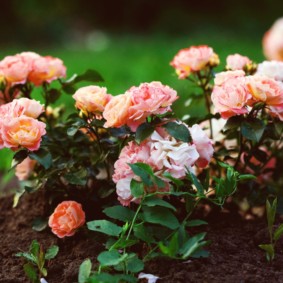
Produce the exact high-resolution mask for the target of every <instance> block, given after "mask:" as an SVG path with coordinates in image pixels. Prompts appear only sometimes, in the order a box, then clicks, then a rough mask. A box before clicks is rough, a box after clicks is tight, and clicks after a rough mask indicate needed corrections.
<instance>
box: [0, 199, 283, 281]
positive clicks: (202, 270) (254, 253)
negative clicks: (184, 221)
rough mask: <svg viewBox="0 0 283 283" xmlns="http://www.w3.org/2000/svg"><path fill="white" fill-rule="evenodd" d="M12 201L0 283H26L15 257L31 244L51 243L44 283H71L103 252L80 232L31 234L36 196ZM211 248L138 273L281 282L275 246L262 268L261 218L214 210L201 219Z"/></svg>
mask: <svg viewBox="0 0 283 283" xmlns="http://www.w3.org/2000/svg"><path fill="white" fill-rule="evenodd" d="M12 202H13V198H12V197H4V198H2V199H0V235H1V237H0V283H9V282H10V283H18V282H28V280H27V279H26V277H25V275H24V272H23V267H22V266H23V260H22V259H21V258H17V257H15V254H16V253H17V252H19V251H21V250H23V251H27V250H28V247H29V245H30V243H31V241H32V240H33V239H37V240H38V241H39V242H40V243H41V244H42V245H43V247H44V248H48V247H49V246H50V245H53V244H56V245H58V246H59V249H60V250H59V254H58V256H57V257H56V258H55V259H53V260H52V261H50V263H49V264H48V266H47V269H48V277H47V281H48V282H49V283H64V282H66V283H72V282H77V274H78V270H79V265H80V264H81V263H82V261H83V260H84V259H86V258H90V259H91V260H92V262H93V263H95V258H96V255H97V254H98V253H99V252H100V251H102V250H103V245H102V243H103V242H104V238H103V236H100V235H97V234H94V233H88V231H87V230H84V229H82V230H80V231H79V232H78V233H77V234H76V235H75V236H73V237H70V238H65V239H58V238H57V237H56V236H55V235H53V234H52V233H51V232H50V230H49V229H46V230H44V231H42V232H36V231H34V230H32V228H31V222H32V220H33V219H34V218H35V217H36V216H40V215H42V212H43V205H42V201H40V196H39V195H38V194H36V195H25V196H24V197H23V198H22V199H21V200H20V203H19V205H18V206H17V207H16V208H14V209H13V208H12ZM206 221H208V222H209V225H207V227H205V226H202V227H201V228H200V231H206V232H207V239H208V240H211V244H210V245H209V246H208V247H207V250H208V251H209V252H210V256H209V257H208V258H201V259H190V260H186V261H172V260H167V259H166V260H165V259H158V260H154V261H152V262H150V263H148V264H146V267H145V270H144V272H146V273H152V274H154V275H157V276H159V277H160V279H159V280H158V281H157V282H174V283H179V282H232V283H234V282H269V283H271V282H283V244H282V243H278V246H277V253H276V258H275V260H274V262H273V263H271V264H270V263H268V262H267V261H266V259H265V256H264V252H263V251H261V250H260V249H259V248H258V244H261V243H266V241H267V237H266V236H267V235H266V221H265V218H261V219H255V220H244V219H243V218H241V217H240V216H239V215H238V214H237V213H235V212H234V213H232V212H228V213H223V212H220V211H214V212H212V213H210V214H209V215H208V216H206Z"/></svg>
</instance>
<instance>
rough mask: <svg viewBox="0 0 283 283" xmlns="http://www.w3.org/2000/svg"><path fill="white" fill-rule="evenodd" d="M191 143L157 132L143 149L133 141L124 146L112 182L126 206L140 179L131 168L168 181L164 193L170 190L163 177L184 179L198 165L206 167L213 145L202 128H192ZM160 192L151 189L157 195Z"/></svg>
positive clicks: (194, 126)
mask: <svg viewBox="0 0 283 283" xmlns="http://www.w3.org/2000/svg"><path fill="white" fill-rule="evenodd" d="M189 131H190V134H191V136H192V142H191V143H187V142H183V141H180V140H177V139H176V138H174V137H172V136H170V135H169V134H168V133H167V132H166V130H165V129H163V128H157V129H156V131H154V132H153V134H152V135H151V136H150V137H149V138H148V139H147V140H145V141H143V143H142V144H141V145H138V144H137V143H135V142H133V141H131V142H130V143H129V144H128V145H127V146H125V147H124V148H123V149H122V151H121V154H120V156H119V159H118V160H117V161H116V162H115V164H114V168H115V172H114V175H113V181H114V182H115V183H116V192H117V195H118V200H119V201H120V202H121V204H123V205H129V204H130V202H131V201H133V200H135V198H134V197H133V196H132V194H131V189H130V184H131V181H132V179H137V176H135V175H134V173H133V171H132V170H131V168H130V166H129V165H128V164H134V163H137V162H142V163H146V164H148V165H150V166H151V168H152V169H153V171H154V174H155V175H156V176H157V177H160V178H161V179H162V180H164V181H165V183H166V185H165V188H164V190H167V191H168V190H169V180H168V179H166V178H164V177H163V175H164V173H170V175H171V176H173V177H174V178H179V179H182V178H184V177H185V175H186V172H187V170H190V171H193V166H194V165H195V164H196V165H198V166H199V167H201V168H204V167H206V166H207V164H208V163H209V162H210V159H211V157H212V155H213V151H214V150H213V146H212V141H211V140H210V139H209V138H208V137H207V135H206V134H205V132H204V131H203V130H202V129H201V128H200V126H199V125H193V126H192V127H191V128H189ZM156 189H157V188H149V191H150V192H152V191H156Z"/></svg>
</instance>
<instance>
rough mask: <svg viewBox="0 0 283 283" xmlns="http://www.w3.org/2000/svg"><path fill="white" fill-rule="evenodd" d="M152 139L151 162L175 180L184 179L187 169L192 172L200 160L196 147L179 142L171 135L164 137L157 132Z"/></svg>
mask: <svg viewBox="0 0 283 283" xmlns="http://www.w3.org/2000/svg"><path fill="white" fill-rule="evenodd" d="M150 138H151V140H152V142H151V156H150V160H149V162H150V163H151V164H154V166H155V167H157V169H158V170H163V171H164V172H169V173H170V174H171V175H172V176H173V177H175V178H182V177H184V176H185V175H186V172H187V169H189V170H190V169H191V167H192V166H193V165H194V164H195V162H196V161H197V160H198V158H199V154H198V152H197V150H196V146H195V145H191V144H189V143H185V142H182V141H177V140H176V139H175V138H173V137H171V136H169V135H167V136H166V137H162V136H161V135H160V134H159V133H158V132H157V131H155V132H154V133H153V134H152V135H151V137H150Z"/></svg>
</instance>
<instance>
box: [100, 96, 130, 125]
mask: <svg viewBox="0 0 283 283" xmlns="http://www.w3.org/2000/svg"><path fill="white" fill-rule="evenodd" d="M131 105H132V100H131V95H129V94H121V95H117V96H114V97H113V98H112V99H111V100H110V101H109V103H107V104H106V106H105V109H104V112H103V117H104V119H105V120H106V123H105V124H104V127H105V128H110V127H113V128H119V127H121V126H124V125H126V123H127V121H128V119H129V108H130V106H131Z"/></svg>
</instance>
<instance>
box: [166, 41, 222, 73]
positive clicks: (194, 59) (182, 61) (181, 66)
mask: <svg viewBox="0 0 283 283" xmlns="http://www.w3.org/2000/svg"><path fill="white" fill-rule="evenodd" d="M218 61H219V59H218V56H217V55H216V54H215V53H214V52H213V49H212V48H211V47H208V46H206V45H200V46H191V47H190V48H185V49H181V50H180V51H179V52H178V53H177V55H176V56H175V57H174V58H173V60H172V61H171V63H170V65H171V66H173V68H175V69H176V73H177V74H178V76H179V79H185V78H186V77H188V76H189V75H190V74H191V73H192V72H197V71H200V70H202V69H204V68H205V67H206V66H207V65H209V63H215V65H217V63H218Z"/></svg>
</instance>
